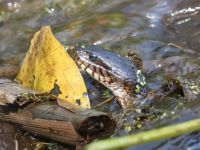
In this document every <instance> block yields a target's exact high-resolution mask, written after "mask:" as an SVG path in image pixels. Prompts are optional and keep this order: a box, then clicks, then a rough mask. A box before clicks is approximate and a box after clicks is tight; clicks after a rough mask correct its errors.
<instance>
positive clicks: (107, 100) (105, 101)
mask: <svg viewBox="0 0 200 150" xmlns="http://www.w3.org/2000/svg"><path fill="white" fill-rule="evenodd" d="M113 98H114V96H111V97H109V98H107V99H106V100H104V101H103V102H101V103H99V104H97V105H96V106H95V107H94V108H97V107H100V106H101V105H104V104H106V103H108V102H110V101H112V100H113Z"/></svg>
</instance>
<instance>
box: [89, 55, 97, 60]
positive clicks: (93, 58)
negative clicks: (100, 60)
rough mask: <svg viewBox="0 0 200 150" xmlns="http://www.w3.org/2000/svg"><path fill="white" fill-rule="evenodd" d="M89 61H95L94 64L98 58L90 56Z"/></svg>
mask: <svg viewBox="0 0 200 150" xmlns="http://www.w3.org/2000/svg"><path fill="white" fill-rule="evenodd" d="M89 59H90V60H91V61H93V62H95V61H97V57H96V56H92V55H90V56H89Z"/></svg>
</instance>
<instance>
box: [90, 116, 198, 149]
mask: <svg viewBox="0 0 200 150" xmlns="http://www.w3.org/2000/svg"><path fill="white" fill-rule="evenodd" d="M198 130H200V119H193V120H191V121H187V122H184V123H179V124H175V125H171V126H167V127H163V128H158V129H153V130H150V131H146V132H142V133H138V134H134V135H128V136H123V137H119V138H112V139H106V140H100V141H97V142H93V143H91V144H89V145H88V146H86V150H94V149H95V150H115V149H124V148H127V147H130V146H135V145H139V144H145V143H148V142H153V141H157V140H162V139H167V138H173V137H177V136H180V135H183V134H186V133H191V132H193V131H198Z"/></svg>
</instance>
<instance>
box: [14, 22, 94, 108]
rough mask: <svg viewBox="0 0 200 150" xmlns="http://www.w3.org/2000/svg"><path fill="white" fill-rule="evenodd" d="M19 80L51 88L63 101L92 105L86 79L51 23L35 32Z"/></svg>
mask: <svg viewBox="0 0 200 150" xmlns="http://www.w3.org/2000/svg"><path fill="white" fill-rule="evenodd" d="M16 80H17V81H19V82H20V83H21V84H23V85H24V86H26V87H30V88H34V89H36V90H38V91H41V92H49V91H51V92H52V93H53V94H54V95H57V96H58V97H59V98H60V99H62V103H63V102H64V101H65V100H66V101H67V102H70V103H72V104H75V105H79V106H81V107H82V108H90V103H89V99H88V95H87V90H86V87H85V84H84V81H83V78H82V76H81V74H80V72H79V70H78V68H77V66H76V64H75V62H74V61H73V60H72V59H71V57H70V56H69V55H68V54H67V53H66V52H65V49H64V47H63V46H62V45H61V44H60V43H59V42H58V41H57V40H56V38H55V37H54V35H53V34H52V32H51V28H50V27H49V26H47V27H42V28H41V30H40V31H38V32H37V33H35V35H34V37H33V39H32V40H31V46H30V48H29V51H28V53H27V54H26V57H25V59H24V61H23V64H22V66H21V69H20V72H19V73H18V75H17V77H16ZM67 102H66V103H67Z"/></svg>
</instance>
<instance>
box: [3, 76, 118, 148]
mask: <svg viewBox="0 0 200 150" xmlns="http://www.w3.org/2000/svg"><path fill="white" fill-rule="evenodd" d="M57 101H59V102H61V103H62V100H59V99H57V98H56V97H55V96H52V95H50V94H47V93H38V92H37V91H34V90H31V89H27V88H24V87H23V86H21V85H19V84H17V83H15V82H13V81H11V80H7V79H0V104H1V105H4V106H3V107H4V108H10V106H13V105H14V106H16V107H17V109H18V110H17V111H15V112H11V111H8V110H6V113H5V112H3V113H0V121H3V122H10V123H13V124H16V125H17V126H18V127H19V128H20V129H22V130H25V131H29V132H31V133H32V134H34V135H39V136H41V137H45V138H48V139H52V140H55V141H57V142H61V143H64V144H79V143H87V142H89V141H91V140H93V139H95V138H100V137H104V136H108V135H110V134H111V133H112V132H113V131H114V129H115V121H114V120H112V119H111V118H110V117H109V116H108V115H107V114H106V113H103V112H99V111H95V110H89V109H77V107H74V106H72V105H71V104H69V105H68V108H69V109H66V106H65V108H62V107H60V106H58V104H57ZM8 104H9V105H8ZM65 105H67V104H66V103H65Z"/></svg>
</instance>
